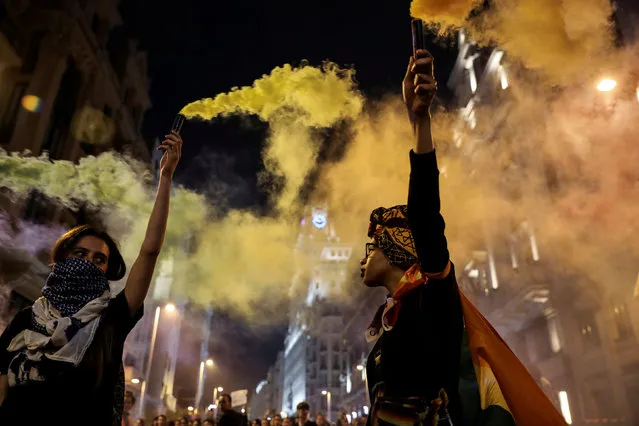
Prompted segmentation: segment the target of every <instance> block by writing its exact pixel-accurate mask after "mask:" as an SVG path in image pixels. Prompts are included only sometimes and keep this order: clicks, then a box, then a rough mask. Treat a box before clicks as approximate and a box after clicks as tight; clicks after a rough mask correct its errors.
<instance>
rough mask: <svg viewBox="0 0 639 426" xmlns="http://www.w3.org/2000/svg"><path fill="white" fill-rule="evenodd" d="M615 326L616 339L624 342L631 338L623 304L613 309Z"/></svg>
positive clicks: (629, 323)
mask: <svg viewBox="0 0 639 426" xmlns="http://www.w3.org/2000/svg"><path fill="white" fill-rule="evenodd" d="M613 314H614V318H615V326H616V327H617V339H619V340H625V339H628V338H629V337H630V336H632V334H633V332H632V324H631V321H630V315H628V310H627V309H626V305H625V304H623V303H622V304H619V305H617V306H615V307H614V308H613Z"/></svg>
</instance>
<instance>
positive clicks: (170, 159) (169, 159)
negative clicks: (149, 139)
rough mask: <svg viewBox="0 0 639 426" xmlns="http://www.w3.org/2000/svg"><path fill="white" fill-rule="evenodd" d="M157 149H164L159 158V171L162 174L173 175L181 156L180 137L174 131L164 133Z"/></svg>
mask: <svg viewBox="0 0 639 426" xmlns="http://www.w3.org/2000/svg"><path fill="white" fill-rule="evenodd" d="M158 150H164V155H163V156H162V159H161V160H160V172H161V173H162V176H165V177H173V173H175V168H176V167H177V164H178V162H179V161H180V158H181V157H182V138H181V137H180V135H179V134H177V133H176V132H171V133H170V134H168V135H166V139H164V140H163V141H162V143H161V144H160V146H159V147H158Z"/></svg>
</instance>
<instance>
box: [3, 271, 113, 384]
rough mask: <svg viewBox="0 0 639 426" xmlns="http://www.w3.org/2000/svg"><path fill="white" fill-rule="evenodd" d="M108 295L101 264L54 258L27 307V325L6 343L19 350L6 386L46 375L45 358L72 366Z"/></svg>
mask: <svg viewBox="0 0 639 426" xmlns="http://www.w3.org/2000/svg"><path fill="white" fill-rule="evenodd" d="M110 300H111V292H110V289H109V280H108V279H107V278H106V275H105V273H104V271H102V270H101V269H100V268H98V267H97V266H95V265H94V264H93V263H91V262H88V261H86V260H84V259H74V258H69V259H64V260H62V261H60V262H57V263H56V264H55V265H54V267H53V271H52V272H51V274H50V275H49V277H48V278H47V282H46V284H45V286H44V288H43V290H42V297H40V298H39V299H38V300H36V301H35V303H34V304H33V306H32V308H31V311H32V313H31V315H32V316H31V327H30V328H29V329H26V330H23V331H22V332H20V333H19V334H18V335H17V336H16V337H14V338H13V340H12V341H11V343H9V347H8V348H7V349H8V351H9V352H16V351H17V352H19V353H18V354H17V355H16V356H15V357H14V358H13V360H12V361H11V363H10V364H9V372H8V378H9V386H16V385H19V384H22V383H25V382H29V381H44V380H46V379H47V377H46V374H44V373H43V372H42V371H41V369H40V365H41V362H42V360H43V359H44V358H47V359H50V360H53V361H61V362H67V363H70V364H72V365H74V366H77V365H78V364H79V363H80V361H82V358H83V357H84V354H85V352H86V350H87V348H88V347H89V345H90V344H91V342H92V341H93V337H94V336H95V332H96V330H97V328H98V326H99V324H100V315H101V314H102V311H103V310H104V308H106V307H107V305H108V304H109V301H110Z"/></svg>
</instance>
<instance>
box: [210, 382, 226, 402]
mask: <svg viewBox="0 0 639 426" xmlns="http://www.w3.org/2000/svg"><path fill="white" fill-rule="evenodd" d="M218 392H224V388H223V387H222V386H218V387H216V388H215V389H213V401H215V402H217V393H218Z"/></svg>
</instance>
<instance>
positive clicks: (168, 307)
mask: <svg viewBox="0 0 639 426" xmlns="http://www.w3.org/2000/svg"><path fill="white" fill-rule="evenodd" d="M164 309H165V310H166V311H167V312H175V309H176V308H175V305H174V304H173V303H167V304H166V306H164Z"/></svg>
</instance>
